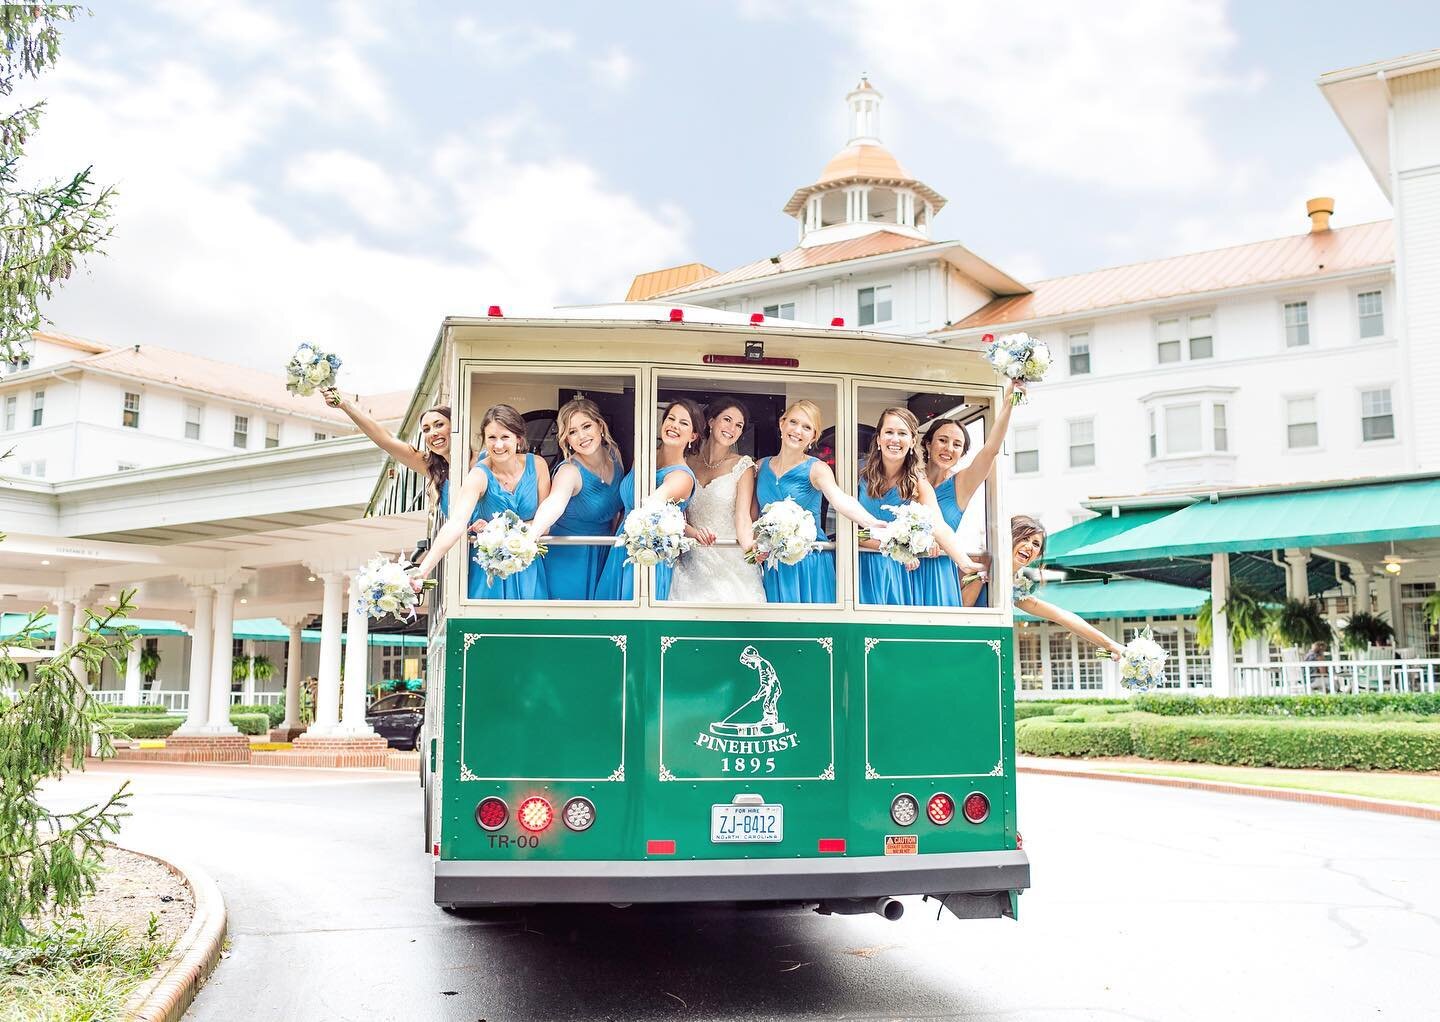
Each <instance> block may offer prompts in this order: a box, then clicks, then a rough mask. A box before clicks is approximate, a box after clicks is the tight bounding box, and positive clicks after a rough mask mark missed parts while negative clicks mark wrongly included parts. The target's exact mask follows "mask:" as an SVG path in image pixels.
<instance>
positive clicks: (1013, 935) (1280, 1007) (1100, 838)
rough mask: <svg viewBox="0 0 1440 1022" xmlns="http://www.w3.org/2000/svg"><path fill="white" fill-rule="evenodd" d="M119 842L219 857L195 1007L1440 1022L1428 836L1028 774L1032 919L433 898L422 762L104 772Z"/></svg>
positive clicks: (422, 1015) (1437, 894)
mask: <svg viewBox="0 0 1440 1022" xmlns="http://www.w3.org/2000/svg"><path fill="white" fill-rule="evenodd" d="M122 776H125V777H130V778H131V779H132V782H133V786H134V788H135V790H136V796H135V799H134V802H133V810H134V815H133V817H132V818H131V819H130V820H128V821H127V822H126V824H125V827H124V832H123V838H122V839H123V840H125V841H126V842H127V843H130V844H132V845H133V846H135V847H139V848H143V849H147V850H153V851H156V852H159V853H161V854H164V853H165V852H167V851H170V852H172V853H175V854H181V855H185V856H186V857H189V858H191V859H193V860H195V861H196V862H198V863H200V864H201V865H203V866H204V867H205V868H206V869H208V870H209V871H210V872H211V873H212V875H213V876H214V877H215V879H216V880H217V881H218V882H219V884H220V888H221V890H222V891H223V892H224V895H225V899H226V903H227V905H228V908H229V913H230V938H231V941H232V946H231V951H230V954H229V957H228V959H227V960H226V961H224V962H222V963H221V965H220V967H219V969H218V970H217V971H216V973H215V975H214V976H213V977H212V978H211V980H210V982H209V983H208V984H207V985H206V987H205V988H204V989H203V990H202V991H201V992H200V995H199V997H198V999H197V1000H196V1002H195V1005H194V1006H193V1007H192V1008H191V1010H190V1012H189V1013H188V1014H187V1016H186V1018H187V1019H194V1020H197V1022H199V1020H225V1022H229V1020H236V1019H266V1020H272V1019H273V1020H282V1019H285V1020H288V1019H296V1020H305V1022H330V1020H342V1019H354V1020H364V1022H378V1020H386V1019H397V1020H399V1019H403V1020H407V1022H409V1020H420V1022H428V1020H432V1019H433V1020H436V1022H452V1020H454V1022H475V1020H477V1019H485V1020H488V1022H498V1020H502V1019H624V1020H627V1022H628V1020H648V1019H747V1020H748V1019H771V1018H774V1019H808V1018H843V1019H856V1018H860V1019H872V1018H873V1019H882V1018H883V1019H900V1018H903V1019H941V1018H957V1019H987V1020H994V1019H1038V1020H1075V1019H1157V1020H1167V1022H1168V1020H1176V1019H1197V1020H1206V1022H1213V1020H1224V1022H1238V1020H1245V1019H1265V1020H1267V1022H1277V1020H1289V1019H1305V1020H1322V1019H1323V1020H1328V1019H1336V1020H1346V1022H1348V1020H1353V1019H1394V1020H1403V1022H1411V1020H1423V1019H1440V993H1437V990H1440V984H1437V983H1436V982H1435V979H1434V977H1435V976H1436V975H1440V824H1436V823H1433V822H1425V821H1414V820H1406V819H1402V818H1398V817H1389V816H1379V815H1374V814H1369V813H1359V812H1354V811H1351V810H1343V809H1330V808H1325V807H1319V806H1307V805H1298V804H1291V803H1283V802H1273V801H1269V800H1262V799H1247V798H1243V797H1236V796H1225V795H1212V794H1207V793H1202V792H1187V791H1176V790H1167V789H1161V788H1154V787H1148V786H1138V785H1126V784H1116V783H1104V782H1095V781H1082V780H1071V779H1066V778H1051V777H1023V776H1022V778H1021V782H1020V805H1021V821H1022V826H1021V830H1022V832H1023V833H1024V835H1025V846H1026V849H1027V850H1028V851H1029V853H1030V857H1031V861H1032V864H1033V877H1032V882H1033V883H1034V888H1033V890H1031V891H1030V892H1029V893H1027V894H1026V895H1025V896H1024V897H1023V898H1022V899H1021V902H1020V921H1019V922H1018V923H1016V922H1012V921H1010V920H983V921H970V922H960V921H958V920H955V919H952V918H950V917H949V916H948V915H947V916H945V917H943V918H941V919H939V920H938V921H937V919H936V916H935V909H934V907H933V904H932V905H930V906H926V905H922V904H921V903H920V902H919V900H918V899H906V906H907V912H906V915H905V917H904V919H902V920H900V921H899V922H898V923H888V922H885V921H884V920H882V919H880V918H879V917H873V916H865V917H844V918H838V917H837V918H825V917H819V916H815V915H813V914H808V913H789V914H778V913H754V912H747V913H734V912H715V911H711V912H705V913H700V914H697V913H694V912H683V911H674V910H666V911H653V910H640V909H623V910H622V909H611V908H603V909H592V910H583V911H582V910H563V911H562V910H554V909H550V910H543V911H537V910H529V911H526V912H523V913H522V912H516V913H513V914H511V915H509V916H506V917H502V918H499V919H494V918H491V919H485V920H475V919H459V918H455V917H451V916H448V915H445V914H444V913H442V912H440V911H439V910H438V909H436V908H435V907H434V906H433V905H431V904H430V886H429V885H430V860H429V858H428V857H427V856H426V855H425V854H424V853H423V852H422V851H421V850H420V847H419V846H420V839H419V837H418V836H417V835H418V832H419V827H420V819H419V810H420V801H419V790H418V786H417V785H416V783H415V778H414V776H413V775H410V774H395V775H384V774H380V773H372V772H364V773H357V772H343V771H281V770H274V769H270V768H255V767H250V768H246V767H185V766H169V765H160V764H126V765H121V764H106V765H104V766H102V767H99V768H93V769H92V770H91V771H90V772H88V773H86V774H84V775H71V777H69V778H67V779H66V780H65V781H63V782H60V783H59V784H56V785H54V786H52V787H51V789H50V792H51V794H50V800H51V803H52V804H53V805H56V806H62V805H63V806H65V807H73V806H75V805H77V804H79V803H81V802H83V801H86V800H89V799H94V798H96V797H98V796H99V795H100V794H101V793H102V792H103V791H108V790H109V788H110V787H113V786H114V784H115V783H116V782H117V781H118V780H119V779H120V778H121V777H122Z"/></svg>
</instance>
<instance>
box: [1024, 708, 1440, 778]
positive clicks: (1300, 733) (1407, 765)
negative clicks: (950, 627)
mask: <svg viewBox="0 0 1440 1022" xmlns="http://www.w3.org/2000/svg"><path fill="white" fill-rule="evenodd" d="M1029 726H1030V727H1033V726H1035V725H1033V724H1032V725H1029ZM1088 726H1090V727H1095V726H1100V725H1088ZM1129 727H1130V735H1131V740H1132V748H1133V750H1134V753H1135V755H1137V756H1144V757H1145V758H1147V759H1169V760H1182V761H1187V762H1192V763H1223V764H1232V765H1236V766H1271V767H1309V768H1314V769H1321V770H1421V771H1423V770H1440V725H1436V724H1428V723H1421V724H1417V723H1410V722H1404V721H1358V720H1313V721H1283V722H1282V721H1268V720H1214V719H1211V720H1206V719H1203V718H1198V717H1194V718H1188V719H1175V718H1166V719H1160V718H1154V717H1142V718H1138V719H1136V720H1134V721H1132V722H1131V724H1130V725H1129ZM1017 747H1018V745H1017Z"/></svg>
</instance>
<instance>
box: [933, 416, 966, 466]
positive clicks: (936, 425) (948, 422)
mask: <svg viewBox="0 0 1440 1022" xmlns="http://www.w3.org/2000/svg"><path fill="white" fill-rule="evenodd" d="M941 426H954V427H955V428H956V429H958V430H959V431H960V457H962V458H963V457H965V455H967V454H969V453H970V431H969V430H967V429H966V428H965V423H963V422H961V421H960V420H959V419H950V418H946V419H931V420H930V424H929V425H928V426H926V427H925V460H926V461H927V462H928V461H929V460H930V445H931V444H932V443H933V442H934V441H935V434H936V433H938V432H939V431H940V427H941Z"/></svg>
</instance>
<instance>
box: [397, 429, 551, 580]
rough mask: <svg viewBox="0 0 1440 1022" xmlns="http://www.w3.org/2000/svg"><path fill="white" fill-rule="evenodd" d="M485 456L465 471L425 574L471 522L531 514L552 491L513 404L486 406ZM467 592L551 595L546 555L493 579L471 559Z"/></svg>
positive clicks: (422, 570)
mask: <svg viewBox="0 0 1440 1022" xmlns="http://www.w3.org/2000/svg"><path fill="white" fill-rule="evenodd" d="M480 433H481V436H482V437H483V438H484V443H485V457H484V458H483V459H482V460H480V461H479V462H477V463H476V465H475V467H474V468H473V469H471V470H470V472H469V473H468V474H467V475H466V476H465V481H464V482H463V483H462V484H461V485H460V488H459V490H458V491H457V492H456V494H455V499H454V502H453V505H452V510H453V511H454V514H452V515H451V516H450V518H449V520H448V521H446V523H445V525H444V527H443V528H442V529H441V530H440V532H439V533H438V534H437V535H436V536H435V542H434V543H433V544H431V548H430V551H429V552H428V553H426V555H425V559H424V560H423V561H421V562H420V568H419V572H418V574H419V576H420V577H421V578H424V577H425V576H427V575H429V574H430V572H431V571H433V570H434V568H435V565H436V564H437V563H439V561H440V558H442V557H444V556H445V554H446V552H447V551H449V549H450V548H451V547H453V546H454V545H455V544H456V543H457V542H458V541H459V539H460V537H461V536H464V535H465V533H466V529H467V527H468V526H470V525H473V524H474V523H477V522H487V521H489V520H490V519H491V518H492V517H494V516H495V515H498V514H500V513H502V512H504V511H514V512H515V513H516V514H517V515H519V516H520V517H521V518H522V519H525V518H529V517H530V516H531V515H533V514H534V513H535V511H536V509H537V508H538V507H539V506H540V501H541V499H542V498H544V497H545V496H547V495H548V494H549V492H550V470H549V468H547V467H546V465H545V462H544V461H543V460H542V459H540V458H537V457H536V456H535V455H533V454H529V453H527V452H526V450H525V419H524V418H523V417H522V416H521V415H520V413H519V412H517V411H516V410H515V409H514V408H512V407H510V406H509V405H495V406H493V407H491V408H487V409H486V410H485V415H484V417H483V418H482V419H481V420H480ZM467 592H468V593H469V596H470V599H472V600H547V599H549V598H550V594H549V591H548V588H547V586H546V584H545V564H544V562H543V558H538V557H537V558H536V559H535V561H534V563H533V564H531V565H530V567H528V568H526V569H525V570H524V571H522V572H520V573H518V574H515V575H511V576H510V577H509V578H504V579H496V580H494V581H493V582H492V581H491V580H490V579H489V578H488V576H486V574H485V572H484V570H483V569H482V568H480V566H479V565H477V564H476V563H475V562H474V560H473V559H471V560H470V568H469V576H468V583H467Z"/></svg>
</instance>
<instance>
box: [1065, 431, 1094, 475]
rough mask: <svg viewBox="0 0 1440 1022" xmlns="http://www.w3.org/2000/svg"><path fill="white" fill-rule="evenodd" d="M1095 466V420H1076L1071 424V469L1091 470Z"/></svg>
mask: <svg viewBox="0 0 1440 1022" xmlns="http://www.w3.org/2000/svg"><path fill="white" fill-rule="evenodd" d="M1094 464H1095V420H1094V419H1076V420H1075V421H1074V422H1072V423H1070V467H1071V468H1089V467H1090V466H1091V465H1094Z"/></svg>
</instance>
